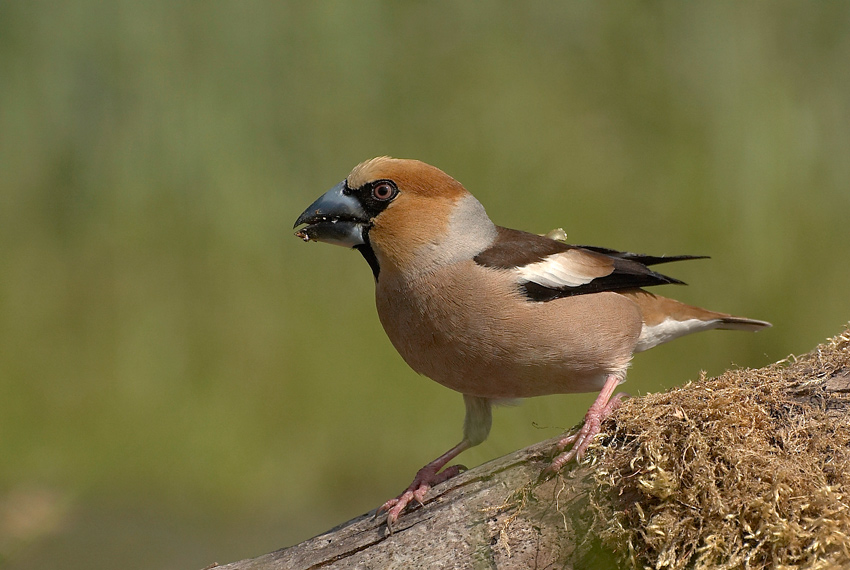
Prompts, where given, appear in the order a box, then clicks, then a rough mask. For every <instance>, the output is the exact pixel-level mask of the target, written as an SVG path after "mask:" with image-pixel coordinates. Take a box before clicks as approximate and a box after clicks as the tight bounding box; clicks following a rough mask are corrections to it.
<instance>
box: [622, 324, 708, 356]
mask: <svg viewBox="0 0 850 570" xmlns="http://www.w3.org/2000/svg"><path fill="white" fill-rule="evenodd" d="M720 324H721V319H711V320H707V321H703V320H700V319H686V320H684V321H677V320H675V319H670V318H668V319H665V320H663V321H661V322H660V323H658V324H655V325H646V324H644V325H643V329H641V331H640V337H638V342H637V346H636V347H635V352H641V351H643V350H649V349H650V348H652V347H654V346H658V345H659V344H663V343H665V342H669V341H671V340H673V339H676V338H679V337H680V336H685V335H686V334H691V333H693V332H699V331H707V330H710V329H716V328H717V327H718V326H719V325H720Z"/></svg>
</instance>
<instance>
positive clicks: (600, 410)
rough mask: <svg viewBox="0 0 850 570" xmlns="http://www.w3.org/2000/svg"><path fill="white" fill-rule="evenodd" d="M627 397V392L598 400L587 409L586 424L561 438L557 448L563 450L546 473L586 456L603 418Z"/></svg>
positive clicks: (553, 471)
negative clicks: (601, 400)
mask: <svg viewBox="0 0 850 570" xmlns="http://www.w3.org/2000/svg"><path fill="white" fill-rule="evenodd" d="M625 397H626V394H624V393H620V394H617V395H616V396H614V397H613V398H611V399H610V400H609V401H607V402H604V403H601V405H597V404H600V401H599V400H597V401H596V402H594V404H593V405H592V406H591V407H590V409H589V410H588V411H587V414H585V416H584V425H583V426H581V429H580V430H579V431H578V432H576V433H574V434H572V435H569V436H567V437H565V438H563V439H561V440H560V441H559V442H558V443H557V445H556V446H555V448H556V449H557V450H558V451H559V452H561V453H560V454H559V455H558V456H557V457H555V459H553V460H552V463H551V464H550V465H549V467H547V468H546V470H545V471H544V473H545V474H547V475H551V474H554V473H557V472H558V471H560V470H561V468H562V467H563V466H564V465H566V464H567V463H569V462H570V461H572V460H573V459H575V460H576V461H579V462H580V461H581V460H582V458H583V457H584V452H585V451H587V448H588V447H590V443H591V441H593V438H594V437H596V436H597V435H598V434H599V431H600V429H601V427H602V420H604V419H605V418H606V417H608V416H609V415H610V414H611V412H613V411H614V410H616V409H617V408H618V407H619V406H620V403H621V401H622V399H623V398H625ZM570 445H572V447H570V449H569V450H568V451H564V450H565V449H566V448H567V447H569V446H570Z"/></svg>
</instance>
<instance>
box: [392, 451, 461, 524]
mask: <svg viewBox="0 0 850 570" xmlns="http://www.w3.org/2000/svg"><path fill="white" fill-rule="evenodd" d="M465 470H466V467H464V466H463V465H452V466H451V467H447V468H445V469H443V470H442V471H440V472H439V473H434V472H432V471H433V470H432V469H428V468H427V467H425V468H423V469H421V470H420V471H419V473H417V474H416V477H415V478H414V479H413V483H411V484H410V486H409V487H408V488H407V489H405V491H404V492H403V493H402V494H401V495H399V496H398V497H396V498H394V499H390V500H389V501H387V502H386V503H384V504H383V505H381V506H380V507H378V510H377V512H376V513H375V514H376V516H377V515H379V514H381V513H383V512H386V513H387V528H388V529H390V532H392V528H393V525H395V523H396V522H397V521H398V517H400V516H401V513H403V512H404V510H405V509H406V508H407V507H408V505H410V504H411V503H412V502H414V501H416V502H417V503H418V504H419V506H425V495H426V494H427V493H428V491H429V490H430V489H431V487H434V486H436V485H439V484H440V483H442V482H444V481H447V480H449V479H451V478H452V477H454V476H455V475H457V474H459V473H461V472H462V471H465Z"/></svg>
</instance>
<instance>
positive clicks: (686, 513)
mask: <svg viewBox="0 0 850 570" xmlns="http://www.w3.org/2000/svg"><path fill="white" fill-rule="evenodd" d="M848 394H850V331H845V332H844V333H843V334H842V335H840V336H837V337H835V338H833V339H830V340H829V341H827V342H826V343H824V344H823V345H821V346H819V347H817V349H815V350H814V351H812V352H811V353H809V354H807V355H805V356H803V357H800V358H794V357H791V358H788V359H785V360H783V361H781V362H778V363H776V364H773V365H770V366H767V367H765V368H762V369H755V370H750V369H745V370H732V371H728V372H726V373H724V374H723V375H721V376H719V377H717V378H711V379H707V378H702V379H701V380H700V381H698V382H692V383H688V384H687V385H685V386H683V387H681V388H676V389H673V390H671V391H669V392H666V393H664V394H652V395H648V396H645V397H642V398H632V399H630V400H627V401H626V402H624V405H623V406H622V407H621V408H620V409H619V410H618V411H617V413H616V414H615V415H614V416H612V417H611V418H610V419H609V420H607V421H606V423H605V424H604V428H603V429H604V435H602V436H600V437H599V438H598V439H597V441H596V442H595V443H594V446H593V447H592V448H591V452H590V453H589V460H588V461H586V462H585V463H583V464H581V465H577V466H574V467H573V468H567V469H565V470H564V472H563V473H561V474H560V475H559V476H556V477H554V478H550V479H548V480H542V479H541V478H540V473H541V472H542V470H543V469H544V467H546V465H547V464H548V462H549V461H550V460H551V457H552V451H553V445H554V441H555V440H550V441H545V442H541V443H538V444H536V445H533V446H530V447H528V448H526V449H523V450H520V451H517V452H515V453H512V454H510V455H507V456H505V457H502V458H499V459H496V460H493V461H490V462H488V463H486V464H484V465H481V466H479V467H476V468H474V469H471V470H469V471H467V472H465V473H462V474H461V475H459V476H458V477H455V478H453V479H451V480H449V481H447V482H446V483H444V484H442V485H439V486H438V487H436V488H435V489H433V490H432V491H431V492H430V493H429V495H428V497H427V498H426V501H425V504H424V505H422V506H417V507H416V508H414V509H412V510H409V511H408V512H406V513H405V514H404V515H403V516H402V517H401V518H400V519H399V521H398V523H397V524H396V526H395V528H394V529H393V532H389V531H388V529H387V526H386V524H385V520H386V515H381V516H377V517H376V516H375V513H374V511H373V512H370V513H367V514H365V515H363V516H361V517H358V518H356V519H353V520H351V521H348V522H346V523H343V524H342V525H340V526H338V527H336V528H333V529H331V530H329V531H328V532H326V533H324V534H322V535H320V536H317V537H315V538H312V539H310V540H307V541H305V542H303V543H301V544H298V545H295V546H292V547H289V548H284V549H281V550H278V551H276V552H272V553H270V554H266V555H263V556H260V557H258V558H254V559H250V560H243V561H240V562H234V563H232V564H228V565H226V566H223V567H219V568H226V569H227V570H271V569H276V570H279V569H293V570H296V569H298V570H300V569H318V568H322V569H349V568H351V569H353V568H358V569H360V568H382V569H383V568H498V569H508V568H517V569H519V568H522V569H525V568H582V569H586V568H606V569H607V568H635V567H637V568H640V567H650V568H782V567H789V568H790V567H794V568H797V567H804V568H832V567H850V507H848V505H849V504H850V413H848V405H850V395H848Z"/></svg>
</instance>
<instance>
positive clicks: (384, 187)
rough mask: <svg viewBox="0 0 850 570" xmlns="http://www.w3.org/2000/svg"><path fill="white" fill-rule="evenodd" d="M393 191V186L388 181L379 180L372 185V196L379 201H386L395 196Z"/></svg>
mask: <svg viewBox="0 0 850 570" xmlns="http://www.w3.org/2000/svg"><path fill="white" fill-rule="evenodd" d="M395 192H396V190H395V186H393V185H392V184H390V183H389V182H379V183H378V184H375V186H373V187H372V197H373V198H374V199H375V200H380V201H381V202H386V201H387V200H389V199H390V198H392V197H393V196H395Z"/></svg>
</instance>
